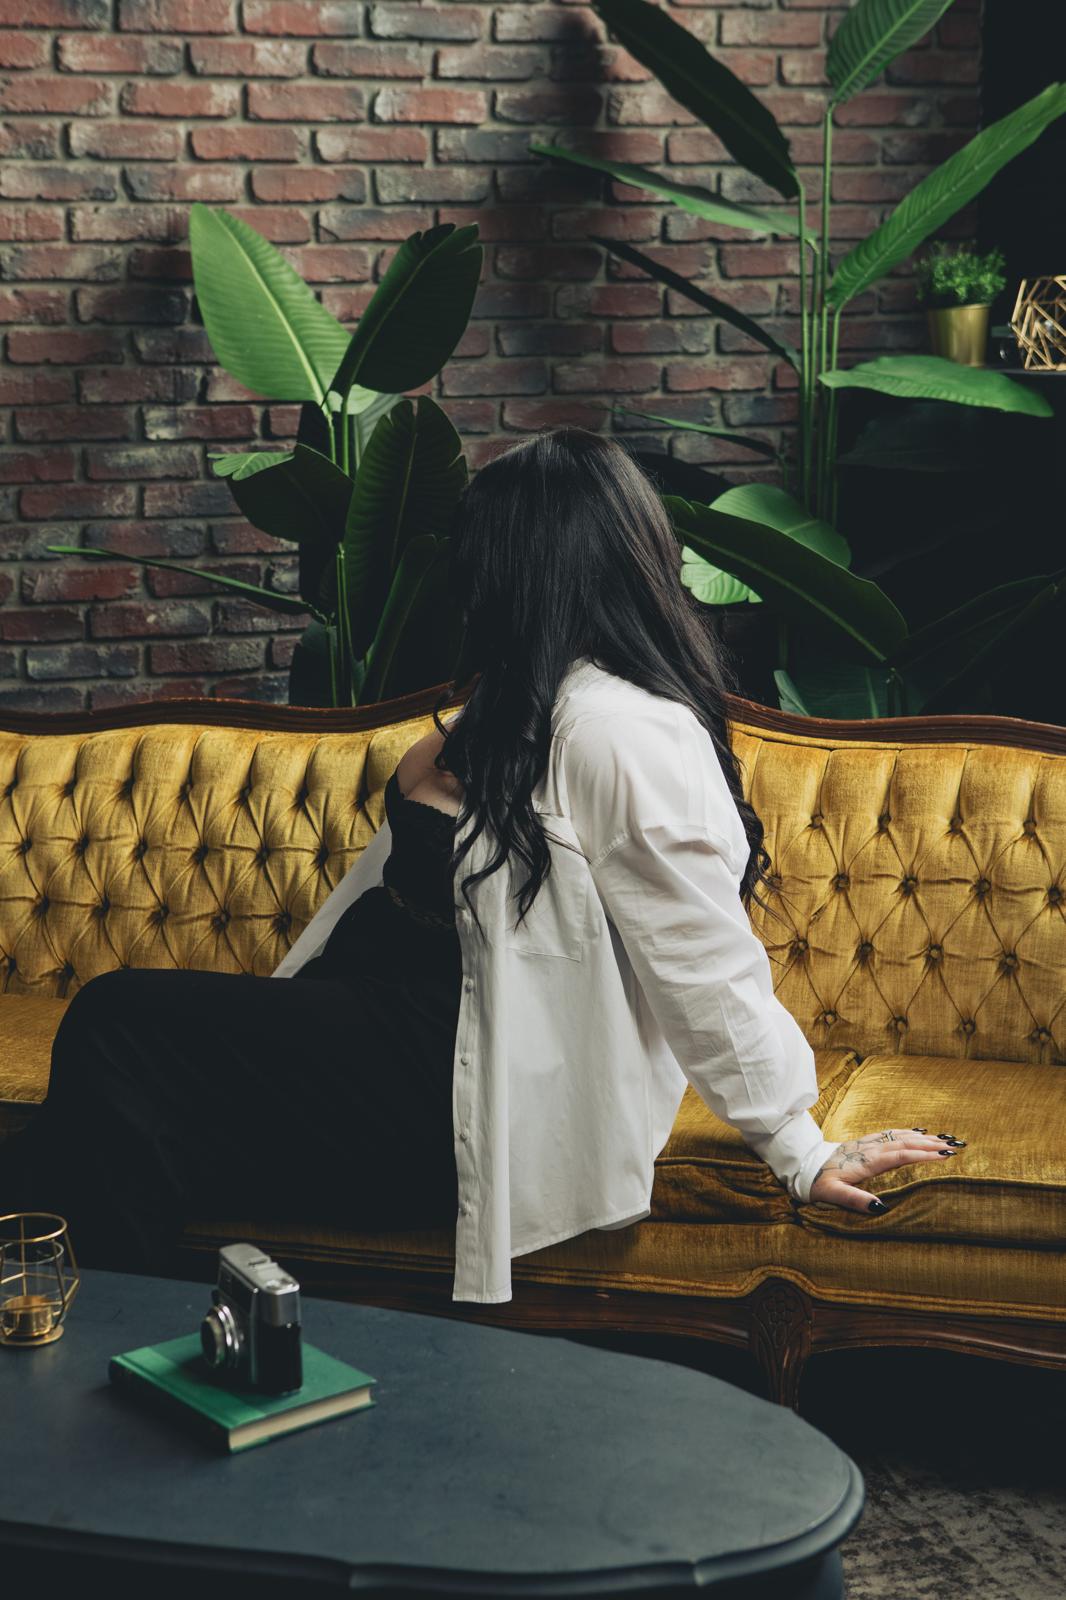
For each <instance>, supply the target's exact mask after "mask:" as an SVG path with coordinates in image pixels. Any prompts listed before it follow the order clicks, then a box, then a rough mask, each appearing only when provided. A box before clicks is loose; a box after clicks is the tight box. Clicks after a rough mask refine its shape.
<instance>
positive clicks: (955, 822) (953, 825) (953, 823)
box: [948, 817, 962, 833]
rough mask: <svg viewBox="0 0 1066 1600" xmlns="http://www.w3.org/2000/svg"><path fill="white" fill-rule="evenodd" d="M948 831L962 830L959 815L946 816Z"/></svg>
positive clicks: (957, 831) (956, 831)
mask: <svg viewBox="0 0 1066 1600" xmlns="http://www.w3.org/2000/svg"><path fill="white" fill-rule="evenodd" d="M948 832H949V833H961V832H962V818H961V817H949V818H948Z"/></svg>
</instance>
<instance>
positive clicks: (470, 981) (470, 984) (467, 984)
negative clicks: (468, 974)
mask: <svg viewBox="0 0 1066 1600" xmlns="http://www.w3.org/2000/svg"><path fill="white" fill-rule="evenodd" d="M473 987H474V980H473V978H467V980H466V982H465V983H464V984H463V988H464V989H465V990H466V992H467V994H469V993H470V990H471V989H472V988H473Z"/></svg>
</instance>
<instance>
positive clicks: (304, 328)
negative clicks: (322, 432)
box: [189, 203, 348, 402]
mask: <svg viewBox="0 0 1066 1600" xmlns="http://www.w3.org/2000/svg"><path fill="white" fill-rule="evenodd" d="M189 244H190V246H191V249H192V269H193V281H194V283H195V286H196V299H197V302H198V304H199V307H200V315H201V316H202V317H203V321H204V327H205V328H206V329H207V336H208V338H209V339H210V340H211V348H212V349H213V350H214V352H215V355H216V356H217V357H218V359H219V361H220V362H221V363H222V365H223V366H224V367H225V369H226V371H227V372H229V373H230V374H231V375H232V376H233V377H234V378H236V379H237V382H238V383H243V384H244V386H245V388H246V389H251V390H253V391H254V392H255V393H256V394H261V395H267V396H269V397H270V398H271V399H272V400H290V401H296V400H317V401H319V402H321V401H322V400H323V399H324V398H325V394H326V390H327V389H328V387H329V380H330V378H331V377H332V376H333V374H334V372H335V371H336V370H337V363H338V361H340V359H341V357H342V356H343V355H344V352H345V350H346V349H347V346H348V334H347V333H346V332H345V330H344V329H343V328H342V327H341V325H340V323H339V322H338V321H337V319H336V317H334V316H332V315H331V314H330V312H328V311H327V310H326V308H325V307H324V306H323V305H321V304H320V303H319V302H318V301H317V300H316V299H315V297H314V295H313V294H312V292H311V290H310V289H309V288H308V287H307V285H306V284H305V283H304V281H303V279H302V278H301V277H300V276H299V274H298V273H297V272H296V271H295V270H294V269H293V268H292V267H290V266H289V263H288V262H287V261H286V260H285V258H284V257H283V256H282V255H280V254H279V253H278V251H277V250H275V248H274V246H273V245H272V244H271V243H270V241H269V240H268V239H264V238H263V236H262V234H259V233H256V231H255V229H254V228H251V227H249V226H248V224H247V223H246V222H242V221H241V220H240V218H239V217H234V216H231V215H230V213H229V212H228V211H224V210H223V209H222V208H221V207H219V206H205V205H200V204H199V203H198V204H196V205H194V206H193V207H192V209H191V211H190V213H189Z"/></svg>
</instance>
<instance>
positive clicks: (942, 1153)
mask: <svg viewBox="0 0 1066 1600" xmlns="http://www.w3.org/2000/svg"><path fill="white" fill-rule="evenodd" d="M957 1154H958V1152H957V1151H956V1150H938V1151H937V1155H938V1156H953V1155H957Z"/></svg>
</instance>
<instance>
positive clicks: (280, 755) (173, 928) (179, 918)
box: [0, 697, 433, 997]
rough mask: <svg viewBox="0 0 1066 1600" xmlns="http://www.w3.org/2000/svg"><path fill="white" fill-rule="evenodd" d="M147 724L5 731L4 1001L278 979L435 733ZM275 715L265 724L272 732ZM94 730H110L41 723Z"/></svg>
mask: <svg viewBox="0 0 1066 1600" xmlns="http://www.w3.org/2000/svg"><path fill="white" fill-rule="evenodd" d="M422 698H425V697H422ZM237 704H238V703H237V702H231V705H233V706H234V707H235V706H237ZM244 704H245V705H248V704H250V703H249V702H245V703H244ZM392 704H393V705H398V704H400V703H399V702H392ZM186 705H188V706H189V708H190V712H192V711H195V710H196V709H199V711H200V714H201V715H203V708H202V707H198V706H197V702H191V703H190V702H178V701H175V702H172V705H171V707H170V708H168V709H169V710H170V711H171V712H173V711H174V710H176V709H178V708H183V707H184V706H186ZM222 706H223V703H221V702H220V703H219V709H220V710H221V709H222ZM137 709H138V710H139V711H140V712H141V714H142V715H143V716H144V717H145V721H144V723H143V725H139V726H132V727H113V728H106V727H102V728H99V729H96V730H93V731H71V732H63V733H58V732H57V733H37V732H25V731H12V730H10V729H9V730H0V972H2V982H3V988H4V990H5V991H7V992H8V993H22V994H25V993H31V994H37V995H50V996H60V997H62V996H67V995H71V994H73V993H74V992H75V990H76V989H78V988H79V987H80V986H81V985H82V984H83V983H85V982H87V981H88V979H89V978H91V977H94V976H95V975H96V974H97V973H99V972H106V971H108V970H110V969H111V968H113V967H120V966H130V967H196V968H201V969H208V970H213V971H219V972H251V973H260V974H267V973H270V972H272V971H273V970H274V968H275V967H276V966H277V964H278V962H279V961H280V960H281V958H282V956H283V955H284V954H285V953H286V951H287V950H288V949H289V946H290V945H291V944H292V943H293V942H294V940H295V939H296V937H297V936H298V934H299V933H300V932H301V930H302V929H303V928H304V926H305V925H306V924H307V923H308V922H309V921H310V919H311V917H312V916H313V914H314V912H315V910H316V909H317V907H318V906H319V905H320V904H321V903H322V901H323V900H324V899H325V898H326V896H327V895H328V894H329V892H330V890H331V889H333V888H334V887H335V886H336V885H337V884H338V883H339V882H340V880H341V878H342V877H343V876H344V874H345V873H346V872H347V870H348V868H349V867H350V866H351V864H352V862H353V860H354V859H355V858H356V856H357V855H358V854H359V852H360V851H361V850H362V849H363V846H364V845H365V844H366V843H367V841H368V840H369V839H371V838H372V837H373V835H374V833H375V832H376V831H377V828H378V827H379V825H380V823H381V819H382V814H383V809H384V787H385V783H386V781H387V779H388V777H389V774H390V773H391V772H392V771H393V769H394V768H395V766H396V763H397V762H398V761H399V759H400V756H401V755H402V754H403V752H404V750H405V749H407V747H408V746H409V745H410V744H412V743H413V742H414V741H415V740H416V739H418V738H421V737H422V735H423V734H424V733H426V732H428V730H429V729H430V728H431V727H432V726H433V720H432V717H431V716H430V715H428V714H423V715H421V716H415V717H406V718H402V719H401V720H399V721H395V722H392V723H387V724H385V725H384V726H381V727H373V726H368V727H364V728H357V729H354V730H345V729H344V728H343V727H340V728H337V727H329V726H328V720H329V717H330V715H331V714H330V713H325V714H323V713H316V712H308V713H306V721H307V723H308V724H309V726H308V727H306V728H304V729H302V730H301V728H300V726H299V721H300V710H299V709H297V708H285V709H286V711H287V714H288V717H289V719H291V721H292V726H290V727H287V728H284V729H281V728H271V727H270V726H269V725H267V726H260V727H254V726H253V727H249V726H245V727H241V726H232V725H230V726H225V725H221V726H220V725H218V720H215V721H213V722H206V721H205V722H195V721H186V722H180V721H175V722H165V723H153V722H151V721H149V720H148V719H149V718H150V717H151V716H152V715H153V712H155V713H156V714H159V713H158V710H157V708H153V707H140V708H137ZM272 709H273V708H271V707H270V706H267V705H263V706H261V707H256V708H254V712H253V714H258V716H259V717H260V718H261V720H262V721H263V722H264V723H267V724H269V722H270V720H271V713H272ZM223 714H225V712H223ZM231 714H232V713H231ZM91 715H96V716H97V717H98V720H103V714H92V713H90V714H88V715H87V716H83V717H82V718H81V719H75V718H65V719H60V718H58V717H57V718H55V719H53V718H51V717H49V716H47V715H42V716H39V717H38V718H37V719H36V720H37V722H38V723H39V724H42V725H47V724H48V723H49V722H51V721H53V720H55V721H59V720H65V721H68V722H70V721H75V720H81V721H87V720H88V716H91ZM215 715H216V718H217V716H218V713H217V711H216V713H215ZM345 715H346V714H345V713H340V714H339V716H338V717H337V720H340V721H343V720H344V718H345ZM354 715H355V714H354V713H348V714H347V717H348V720H351V719H352V717H353V716H354ZM5 720H7V721H8V722H10V721H12V720H14V719H13V718H12V716H11V714H10V713H9V714H8V716H7V717H6V718H5ZM19 720H20V721H22V722H26V721H28V720H29V719H28V718H27V717H25V716H23V717H20V718H19ZM219 720H220V719H219ZM323 721H325V722H326V723H327V726H326V727H325V729H323V727H321V726H319V727H315V726H314V724H315V723H316V722H317V723H319V724H321V723H323Z"/></svg>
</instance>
